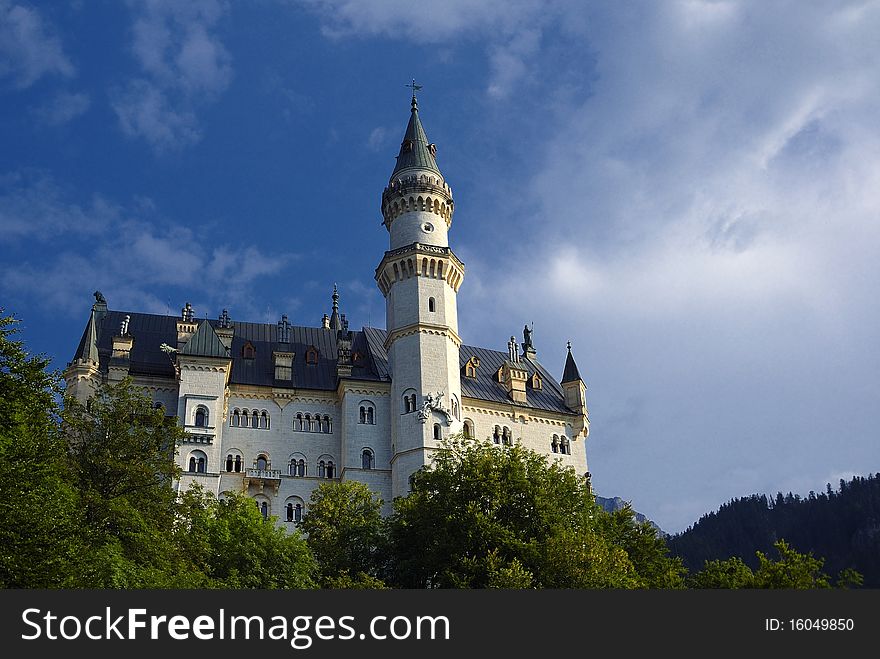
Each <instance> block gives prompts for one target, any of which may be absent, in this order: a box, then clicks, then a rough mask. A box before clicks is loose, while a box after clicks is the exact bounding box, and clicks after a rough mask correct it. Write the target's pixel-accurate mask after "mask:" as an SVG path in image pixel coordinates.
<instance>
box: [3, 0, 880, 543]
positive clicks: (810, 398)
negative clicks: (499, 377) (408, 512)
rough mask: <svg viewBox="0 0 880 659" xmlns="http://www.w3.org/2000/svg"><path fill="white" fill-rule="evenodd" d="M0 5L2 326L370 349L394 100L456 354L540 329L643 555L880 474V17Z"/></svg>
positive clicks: (721, 9)
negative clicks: (436, 176) (268, 326)
mask: <svg viewBox="0 0 880 659" xmlns="http://www.w3.org/2000/svg"><path fill="white" fill-rule="evenodd" d="M425 7H426V6H425V4H424V3H416V2H410V1H408V0H383V1H373V2H369V3H367V2H361V1H358V0H301V1H294V0H291V1H288V2H284V1H280V0H276V1H272V0H260V1H255V2H244V1H242V2H234V1H224V0H190V1H189V2H186V3H182V2H175V1H173V0H152V1H144V2H135V1H132V2H128V3H122V2H109V1H108V2H82V1H72V2H26V1H24V0H0V263H2V268H0V306H3V307H4V308H6V310H7V311H11V312H14V313H15V314H16V316H18V317H19V318H20V319H22V321H23V322H22V326H23V331H24V338H25V339H26V340H27V341H28V344H29V346H30V347H31V348H32V349H33V350H35V351H41V352H45V353H47V354H49V355H50V356H52V357H53V358H54V363H55V365H56V366H57V367H59V368H61V367H63V366H64V365H65V363H66V362H67V361H68V360H69V359H70V357H71V355H72V353H73V351H74V348H75V346H76V343H77V341H78V339H79V337H80V334H81V332H82V328H83V327H84V325H85V322H86V319H87V316H88V311H89V308H90V305H91V303H92V301H93V299H92V298H91V293H92V291H94V290H95V289H100V290H101V291H102V292H103V293H104V295H105V296H106V297H107V299H108V302H109V304H110V307H111V308H114V309H128V310H138V311H148V312H156V313H167V312H170V313H177V312H178V310H179V309H180V307H181V306H182V305H183V303H184V302H186V301H190V302H192V304H193V306H194V307H195V309H196V313H197V315H199V316H200V317H204V315H207V316H209V317H212V318H213V317H216V316H217V315H218V314H219V312H220V310H221V309H223V308H224V307H225V308H228V309H229V311H230V314H231V315H232V317H233V319H235V318H238V319H241V320H251V321H265V322H274V321H276V320H277V319H278V317H279V315H280V314H281V313H287V314H289V315H290V317H291V320H292V322H295V323H297V324H303V325H317V324H318V322H319V319H320V317H321V315H322V314H323V313H324V312H325V311H327V310H328V307H329V293H330V290H331V288H332V285H333V283H334V282H338V283H339V285H340V289H341V294H342V305H343V311H345V312H347V313H348V315H349V317H350V319H351V320H352V324H353V325H354V326H358V327H359V326H361V325H365V324H371V325H376V326H383V325H384V302H383V299H382V297H381V295H380V293H379V292H378V290H377V289H376V286H375V283H374V282H373V279H372V274H373V271H374V268H375V266H376V265H377V264H378V262H379V260H380V258H381V255H382V252H383V251H384V249H386V248H387V240H388V237H387V233H386V232H385V229H384V228H383V227H382V226H381V224H380V222H381V217H380V214H379V201H380V195H381V191H382V188H383V186H384V185H385V183H386V182H387V177H388V175H389V174H390V172H391V169H392V168H393V165H394V156H395V155H396V153H397V149H398V146H399V142H400V138H401V136H402V134H403V130H404V127H405V125H406V121H407V119H408V115H409V97H408V93H409V91H408V90H407V89H406V88H405V87H404V84H405V83H407V82H408V81H409V80H410V79H411V78H416V79H417V81H418V82H419V83H420V84H423V85H424V90H423V92H422V94H421V102H420V107H421V110H422V113H421V114H422V119H423V122H424V124H425V128H426V130H427V133H428V136H429V138H430V139H431V141H433V142H436V143H437V145H438V162H439V164H440V167H441V169H442V170H443V171H444V173H445V175H446V177H447V179H448V181H449V182H450V184H451V185H452V187H453V190H454V193H455V200H456V214H455V218H454V223H453V227H452V232H451V234H450V236H451V243H452V246H453V248H454V249H455V251H456V253H457V254H459V256H460V257H461V258H462V260H463V261H464V262H465V263H466V266H467V276H466V279H465V282H464V285H463V286H462V289H461V292H460V295H459V315H460V323H461V334H462V336H463V338H464V340H465V341H466V342H468V343H471V344H478V345H483V346H487V347H494V348H496V349H501V350H503V349H505V345H506V341H507V338H508V337H509V336H510V335H511V334H514V333H516V334H519V332H520V331H521V328H522V326H523V324H524V323H526V322H529V323H531V322H534V324H535V330H534V341H535V344H536V347H537V349H538V353H539V359H541V361H542V362H543V363H544V364H546V365H547V366H548V368H549V369H550V370H551V371H552V372H554V373H556V374H557V375H561V370H562V365H563V362H564V357H565V342H566V341H567V340H571V342H572V344H573V346H574V352H575V355H576V357H577V360H578V365H579V367H580V371H581V373H582V374H583V375H584V377H585V379H586V380H587V385H588V388H589V390H588V397H589V404H590V412H591V420H592V435H591V437H590V440H589V443H588V457H589V461H590V469H591V471H592V472H593V474H594V484H595V486H596V488H597V490H598V491H599V493H600V494H603V495H605V496H615V495H617V496H621V497H623V498H625V499H629V500H631V501H632V502H633V504H634V506H635V507H636V508H637V509H638V510H640V511H642V512H644V513H645V514H647V515H648V516H649V517H651V518H653V519H654V520H655V521H657V522H658V523H659V524H660V525H661V526H662V527H663V528H665V529H667V530H669V531H679V530H683V529H684V528H686V527H687V526H688V525H690V524H692V523H693V522H694V521H696V519H698V518H699V516H700V515H701V514H703V513H704V512H706V511H708V510H711V509H714V508H716V507H717V506H718V505H719V504H721V503H723V502H724V501H726V500H729V499H730V498H732V497H735V496H743V495H747V494H750V493H752V492H768V493H775V492H776V491H780V490H781V491H783V492H788V491H793V492H795V493H801V494H806V493H808V492H809V491H810V490H811V489H812V490H821V489H824V486H825V483H826V482H831V483H836V482H837V481H838V480H839V479H840V478H848V477H849V476H851V475H852V474H867V473H873V472H875V471H878V470H880V448H878V446H880V444H878V439H880V437H878V431H877V427H878V426H877V424H875V423H874V422H873V420H872V417H871V416H870V415H871V414H872V413H875V412H876V411H877V409H878V408H880V405H878V402H880V401H878V399H880V381H878V373H880V350H878V338H880V336H878V335H880V332H878V326H880V325H878V323H880V304H878V294H877V283H878V282H880V258H878V257H880V217H878V214H880V132H878V119H877V118H878V117H880V46H878V42H877V35H878V34H880V3H878V2H861V1H860V2H856V1H853V2H844V1H840V0H835V1H834V2H830V1H829V2H820V1H816V2H801V1H792V2H785V1H782V0H780V1H775V2H766V1H763V0H755V1H748V0H743V1H736V0H730V1H717V2H716V1H708V0H680V1H676V2H674V1H669V2H628V3H625V2H617V3H607V2H595V3H589V2H584V1H583V0H572V1H570V2H568V1H562V0H559V1H556V2H553V3H546V2H541V1H539V0H483V1H480V2H477V1H474V0H470V1H469V0H446V1H443V2H435V3H431V5H430V10H427V9H426V8H425Z"/></svg>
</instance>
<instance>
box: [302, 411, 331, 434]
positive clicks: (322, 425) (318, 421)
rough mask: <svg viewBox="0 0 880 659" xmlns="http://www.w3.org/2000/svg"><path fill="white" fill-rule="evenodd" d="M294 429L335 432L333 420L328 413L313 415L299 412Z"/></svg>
mask: <svg viewBox="0 0 880 659" xmlns="http://www.w3.org/2000/svg"><path fill="white" fill-rule="evenodd" d="M293 429H294V430H297V431H300V432H323V433H330V432H333V422H332V421H331V420H330V417H329V416H327V415H326V414H325V415H324V416H323V417H322V416H321V415H320V414H315V415H314V416H312V415H311V414H309V413H305V414H303V413H302V412H297V413H296V416H295V417H294V419H293Z"/></svg>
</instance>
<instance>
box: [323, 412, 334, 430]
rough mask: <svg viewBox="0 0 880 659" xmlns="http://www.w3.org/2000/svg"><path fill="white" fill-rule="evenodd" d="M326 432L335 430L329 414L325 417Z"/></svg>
mask: <svg viewBox="0 0 880 659" xmlns="http://www.w3.org/2000/svg"><path fill="white" fill-rule="evenodd" d="M324 432H327V433H330V432H333V424H332V423H331V422H330V417H329V416H325V417H324Z"/></svg>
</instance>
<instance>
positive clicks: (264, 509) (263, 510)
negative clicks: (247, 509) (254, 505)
mask: <svg viewBox="0 0 880 659" xmlns="http://www.w3.org/2000/svg"><path fill="white" fill-rule="evenodd" d="M258 505H259V507H260V514H261V515H262V516H263V519H269V503H268V502H267V501H261V502H260V503H259V504H258Z"/></svg>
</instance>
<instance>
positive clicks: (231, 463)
mask: <svg viewBox="0 0 880 659" xmlns="http://www.w3.org/2000/svg"><path fill="white" fill-rule="evenodd" d="M234 465H235V463H234V460H233V458H232V453H230V454H229V455H227V456H226V471H232V469H233V467H234Z"/></svg>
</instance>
